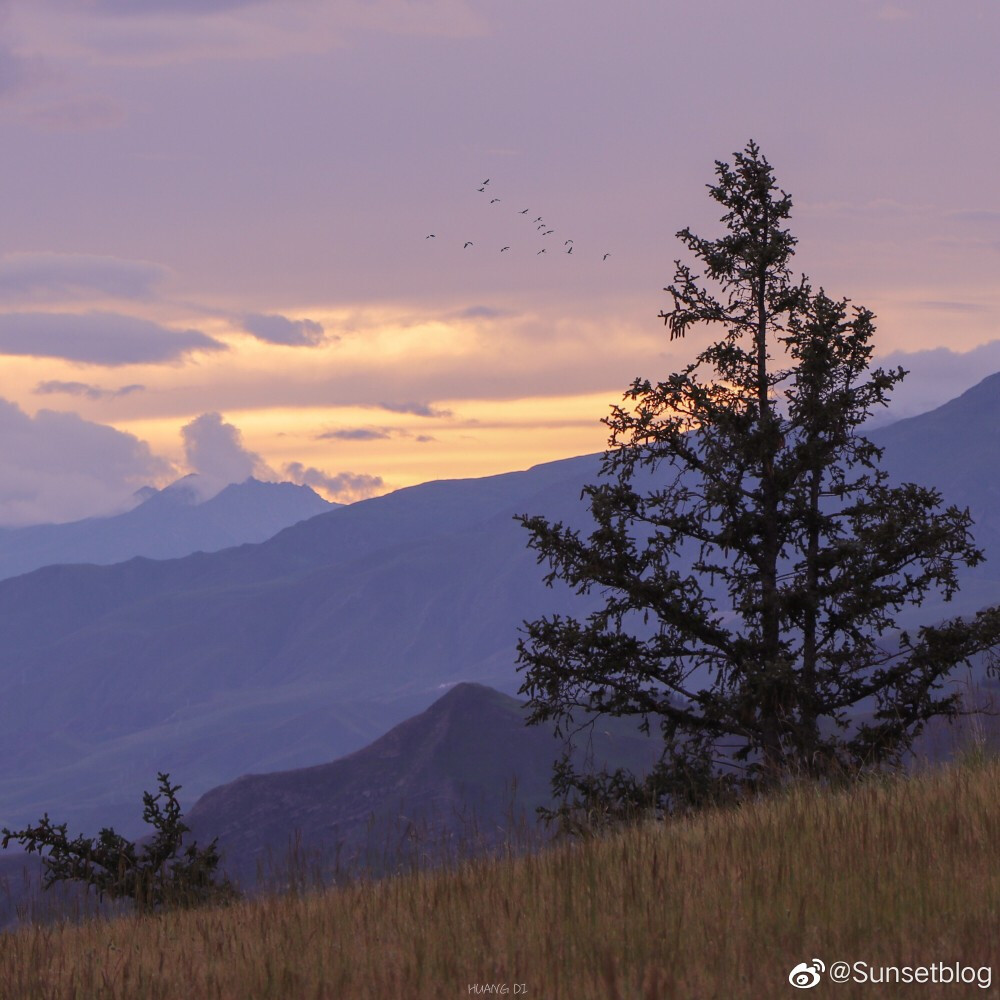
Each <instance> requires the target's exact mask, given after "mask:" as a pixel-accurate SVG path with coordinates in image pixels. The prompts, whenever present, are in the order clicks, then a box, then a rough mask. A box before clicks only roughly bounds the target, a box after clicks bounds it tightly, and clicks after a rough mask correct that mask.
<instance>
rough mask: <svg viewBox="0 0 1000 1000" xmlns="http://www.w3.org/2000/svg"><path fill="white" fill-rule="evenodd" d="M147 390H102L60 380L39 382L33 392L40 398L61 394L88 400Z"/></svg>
mask: <svg viewBox="0 0 1000 1000" xmlns="http://www.w3.org/2000/svg"><path fill="white" fill-rule="evenodd" d="M145 388H146V387H145V386H144V385H123V386H122V387H121V388H120V389H102V388H101V387H100V386H98V385H90V384H88V383H87V382H60V381H59V380H58V379H52V380H51V381H48V382H39V383H38V385H36V386H35V388H34V389H32V392H35V393H38V395H40V396H45V395H52V394H55V393H61V394H64V395H67V396H85V397H86V398H87V399H117V398H118V397H119V396H128V395H131V394H132V393H133V392H142V391H143V390H144V389H145Z"/></svg>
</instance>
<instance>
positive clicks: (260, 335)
mask: <svg viewBox="0 0 1000 1000" xmlns="http://www.w3.org/2000/svg"><path fill="white" fill-rule="evenodd" d="M241 325H242V327H243V329H244V330H246V332H247V333H249V334H251V335H252V336H254V337H256V338H257V339H258V340H266V341H267V342H268V343H269V344H285V345H287V346H289V347H315V346H316V345H317V344H322V343H325V342H326V341H327V340H328V339H329V338H328V337H327V334H326V332H325V331H324V330H323V327H322V325H321V324H319V323H317V322H315V321H314V320H311V319H288V317H286V316H278V315H264V314H262V313H253V314H251V315H249V316H244V317H243V320H242V322H241ZM333 339H334V340H337V339H339V338H337V337H334V338H333Z"/></svg>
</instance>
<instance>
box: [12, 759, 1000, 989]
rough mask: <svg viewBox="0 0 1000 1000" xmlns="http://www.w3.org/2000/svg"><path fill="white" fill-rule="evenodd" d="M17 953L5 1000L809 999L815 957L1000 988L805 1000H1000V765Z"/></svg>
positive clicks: (28, 944)
mask: <svg viewBox="0 0 1000 1000" xmlns="http://www.w3.org/2000/svg"><path fill="white" fill-rule="evenodd" d="M0 937H2V940H0V997H2V998H3V1000H15V998H29V997H31V998H36V997H37V998H43V997H44V998H52V1000H56V998H70V997H72V998H89V997H101V998H122V1000H138V998H147V997H148V998H154V997H156V998H183V1000H192V998H195V1000H210V998H239V1000H256V998H264V997H276V998H282V1000H293V998H300V997H301V998H327V997H328V998H337V1000H346V998H354V997H358V998H388V997H405V998H420V997H435V998H439V997H455V998H458V997H469V996H475V995H480V996H481V995H484V994H482V993H479V994H476V993H474V992H470V989H469V988H470V987H471V986H473V985H474V984H480V985H486V984H493V985H494V987H495V986H497V985H501V986H502V985H506V986H507V988H508V990H509V992H508V993H507V994H506V995H507V996H509V997H513V996H515V995H519V996H525V997H527V998H529V1000H555V998H562V997H565V998H574V1000H585V998H600V1000H606V998H614V997H621V998H633V997H635V998H660V997H681V998H709V997H719V998H726V1000H729V998H738V997H747V998H754V1000H757V998H769V997H777V996H789V995H800V994H799V991H797V990H795V989H793V988H792V987H791V986H789V984H788V981H787V976H788V972H789V970H790V969H791V968H792V966H793V965H796V964H797V963H799V962H801V961H804V960H811V959H813V958H815V957H818V958H821V959H823V960H824V961H826V962H827V963H828V964H829V963H830V962H831V961H833V960H836V959H842V960H846V961H848V962H855V961H866V962H868V963H870V964H873V965H876V964H882V965H895V966H904V965H911V966H918V965H929V964H930V963H933V962H938V961H942V962H946V963H951V965H952V966H954V963H956V962H961V963H963V964H964V965H967V966H974V967H976V968H977V969H978V968H980V967H983V966H991V967H992V969H993V975H992V980H991V985H990V987H989V988H988V989H981V988H979V987H978V986H976V985H971V986H970V985H966V986H961V985H958V986H956V985H932V984H925V985H908V986H907V985H901V986H898V987H896V986H888V987H887V986H876V985H872V984H865V985H854V984H848V985H840V986H834V985H832V984H830V983H829V982H826V981H824V982H821V983H820V985H819V986H818V987H817V988H816V989H814V990H810V991H803V993H802V995H807V996H836V997H838V998H847V997H876V996H878V997H885V996H907V995H912V996H919V997H924V998H932V997H938V996H941V997H959V996H983V997H987V996H992V997H996V996H998V995H1000V991H998V985H997V978H998V973H1000V967H998V951H1000V764H998V763H997V762H996V761H986V762H980V763H978V764H975V765H967V766H964V767H954V768H949V769H945V770H941V771H937V772H933V773H928V774H925V775H922V776H920V777H917V778H912V779H902V778H901V779H893V780H873V781H869V782H866V783H863V784H860V785H858V786H855V787H853V788H851V789H849V790H847V791H843V792H837V793H830V792H823V791H821V790H817V789H814V788H810V787H796V788H793V789H791V790H789V791H788V792H786V793H784V794H782V795H780V796H778V797H775V798H772V799H770V800H765V801H760V802H755V803H751V804H747V805H745V806H743V807H742V808H739V809H733V810H726V811H719V812H716V813H708V814H703V815H700V816H697V817H694V818H691V819H688V820H684V821H677V822H672V823H669V824H647V825H643V826H641V827H637V828H633V829H630V830H626V831H624V832H620V833H616V834H613V835H608V836H604V837H601V838H595V839H593V840H591V841H588V842H585V843H576V844H563V845H559V846H555V847H550V848H548V849H546V850H544V851H542V852H540V853H538V854H537V855H534V856H529V857H523V858H513V857H510V858H501V859H493V860H484V861H479V862H475V863H465V864H463V865H461V866H459V867H458V868H455V869H453V870H450V871H439V872H423V873H416V874H412V875H407V876H400V877H397V878H393V879H388V880H385V881H382V882H379V883H375V884H362V883H359V884H355V885H352V886H349V887H347V888H340V889H336V890H331V891H327V892H323V893H315V894H312V895H306V896H301V897H298V898H295V897H283V898H282V897H271V898H267V899H264V900H260V901H257V902H243V903H239V904H237V905H234V906H231V907H228V908H225V909H216V910H201V911H193V912H183V913H172V914H167V915H163V916H154V917H144V918H121V919H118V920H115V921H110V922H99V921H95V922H91V923H88V924H84V925H82V926H70V925H63V926H56V927H52V926H50V927H30V928H25V929H22V930H20V931H18V932H16V933H12V934H8V935H2V936H0ZM521 984H523V987H524V990H523V991H517V992H515V987H516V986H519V985H521ZM487 995H488V994H487ZM501 995H502V994H501Z"/></svg>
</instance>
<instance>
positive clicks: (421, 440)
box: [414, 434, 437, 444]
mask: <svg viewBox="0 0 1000 1000" xmlns="http://www.w3.org/2000/svg"><path fill="white" fill-rule="evenodd" d="M414 440H416V441H417V443H418V444H427V442H428V441H436V440H437V438H436V437H432V436H431V435H430V434H418V435H417V436H416V438H415V439H414Z"/></svg>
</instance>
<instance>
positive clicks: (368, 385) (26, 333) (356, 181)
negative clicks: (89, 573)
mask: <svg viewBox="0 0 1000 1000" xmlns="http://www.w3.org/2000/svg"><path fill="white" fill-rule="evenodd" d="M998 37H1000V8H998V6H997V4H996V3H995V2H994V0H989V2H987V0H968V2H966V3H963V4H961V5H958V6H955V5H951V6H946V5H942V4H938V3H930V2H925V3H921V2H899V3H894V4H886V3H882V2H879V0H844V2H843V3H839V4H817V3H810V2H806V3H803V2H801V0H799V2H791V0H784V2H777V0H757V2H755V3H753V4H743V3H737V2H735V0H730V2H727V3H720V2H702V3H697V4H668V3H664V2H663V0H630V2H626V3H621V4H607V3H598V2H591V0H545V2H544V3H540V2H538V0H530V2H529V0H503V2H500V0H356V2H340V0H261V2H255V3H250V2H240V0H0V130H2V134H0V162H2V165H3V178H4V182H5V189H6V193H7V197H6V198H5V199H4V212H3V225H2V226H0V353H2V354H3V355H5V356H4V358H3V369H2V370H3V375H2V377H0V398H2V399H3V400H4V401H5V402H3V403H0V442H2V445H3V446H2V447H0V524H5V523H7V524H10V523H26V522H30V521H40V520H47V519H67V518H72V517H78V516H84V515H87V514H91V513H95V512H100V511H106V510H110V509H113V508H114V506H115V505H116V504H118V503H120V502H121V501H122V499H123V498H124V497H126V496H127V495H128V494H129V493H131V491H132V490H134V489H136V488H138V487H139V486H141V485H143V484H144V483H147V482H156V483H160V484H163V483H165V482H167V481H169V480H170V478H172V477H174V476H176V475H180V474H183V473H185V472H187V471H190V470H192V469H195V470H198V471H201V472H203V473H206V474H208V475H214V476H217V477H221V478H225V477H227V476H232V475H235V474H237V472H238V473H240V474H242V473H243V472H246V471H247V470H250V471H252V472H254V473H255V474H257V475H260V476H264V477H268V476H272V477H281V478H293V479H295V480H296V481H299V482H308V483H310V484H312V485H314V486H316V487H317V488H320V489H324V488H325V489H326V491H327V495H328V496H331V497H332V498H336V499H340V500H350V499H353V498H357V497H360V496H364V495H367V494H370V493H372V492H380V491H384V490H385V489H390V488H394V487H397V486H401V485H406V484H409V483H413V482H419V481H423V480H427V479H434V478H442V477H451V476H458V475H483V474H487V473H492V472H499V471H504V470H507V469H515V468H523V467H525V466H527V465H530V464H532V463H534V462H538V461H544V460H547V459H552V458H558V457H564V456H568V455H572V454H579V453H582V452H586V451H596V450H599V449H600V448H601V446H602V444H603V441H604V428H603V427H602V426H601V425H600V423H599V422H598V421H599V419H600V417H601V416H603V415H604V414H605V413H606V412H607V408H608V406H609V405H610V404H611V403H612V402H615V401H617V400H618V399H619V398H620V395H621V392H622V390H623V389H624V388H625V386H626V385H627V384H628V383H629V382H630V381H631V379H632V378H633V377H635V376H636V375H643V376H649V377H653V378H655V377H658V376H662V375H665V374H666V373H667V372H669V371H670V370H673V369H675V368H677V367H679V366H680V365H682V364H684V363H685V362H686V361H687V360H689V358H690V357H691V355H692V353H693V352H694V351H695V350H697V347H698V346H699V345H698V343H696V342H695V341H694V339H693V338H692V339H691V340H689V341H688V342H686V343H685V342H680V343H674V344H670V343H669V341H668V340H667V337H666V333H665V331H664V329H663V326H662V324H661V322H660V321H659V320H658V319H657V318H656V316H657V313H658V312H659V310H660V309H661V308H663V307H664V306H665V305H666V304H667V302H666V296H665V295H664V293H663V291H662V288H663V286H664V285H666V284H667V283H668V282H669V280H670V278H671V275H672V261H673V259H674V257H676V256H677V255H678V253H679V252H680V249H679V244H678V243H677V241H676V240H675V239H674V236H673V234H674V233H675V232H676V231H677V230H678V229H680V228H682V227H683V226H687V225H690V226H691V227H692V228H694V229H695V230H696V231H701V232H704V233H705V234H706V235H708V234H711V233H712V232H715V231H717V222H716V216H717V214H718V213H717V212H716V211H715V210H714V209H713V206H712V203H711V202H710V201H709V199H708V198H707V196H706V193H705V184H706V183H707V182H709V181H710V180H711V179H712V165H713V161H714V160H716V159H720V158H721V159H728V158H729V157H730V156H731V154H732V152H733V151H734V150H736V149H740V148H742V147H743V146H744V145H745V143H746V141H747V140H748V139H749V138H751V137H752V138H754V139H756V140H757V141H758V142H759V143H760V145H761V147H762V149H763V151H764V153H765V155H766V156H767V157H768V159H769V160H770V161H771V162H772V164H773V165H774V166H775V169H776V172H777V176H778V180H779V182H780V183H781V184H782V186H783V187H784V188H785V189H786V190H788V191H790V192H791V193H792V195H793V199H794V204H795V213H794V223H793V228H794V231H795V232H796V234H797V235H798V236H799V239H800V247H799V251H800V252H799V256H798V265H799V268H800V269H801V270H804V271H806V272H807V273H808V274H809V275H810V276H811V278H812V279H813V282H814V284H816V285H823V286H824V287H825V288H826V290H827V291H828V292H829V293H830V294H832V295H838V296H839V295H849V296H851V298H852V299H854V300H855V301H856V302H858V303H860V304H864V305H866V306H869V307H870V308H872V309H873V310H874V311H875V312H876V314H877V316H878V324H879V337H878V344H879V348H880V352H881V353H882V354H883V355H884V356H886V357H887V359H888V360H891V361H892V362H893V363H902V364H904V365H905V366H907V367H910V368H912V369H913V374H912V376H911V378H910V379H909V380H908V384H907V385H906V386H904V387H903V388H901V389H900V390H899V392H898V393H897V396H898V407H897V412H898V413H899V414H901V415H902V414H906V413H912V412H918V411H919V410H922V409H926V408H928V407H930V406H933V405H936V404H937V403H940V402H942V401H944V400H945V399H947V398H950V397H951V396H953V395H955V394H956V393H957V392H959V391H961V390H963V389H965V388H967V387H968V386H969V385H971V384H973V383H974V382H976V381H978V380H979V379H980V378H982V377H983V376H985V375H986V374H989V373H991V372H993V371H996V370H997V369H1000V340H997V339H996V338H997V337H998V334H997V318H998V313H1000V291H998V289H1000V283H998V281H997V270H998V265H1000V196H998V195H997V179H996V164H997V162H998V159H1000V156H998V154H1000V129H998V127H997V124H998V123H997V117H998V115H997V112H996V109H995V108H996V94H997V92H998V86H997V84H998V79H997V77H998V71H997V69H996V68H995V67H996V59H995V53H994V48H995V44H996V40H997V38H998ZM487 177H488V178H489V179H490V183H489V185H487V189H486V191H485V192H479V191H477V188H478V187H479V186H481V182H482V181H483V180H485V179H486V178H487ZM492 198H499V201H498V202H495V203H492V204H491V200H492ZM525 208H527V209H529V212H528V213H527V214H521V210H522V209H525ZM537 216H542V218H543V220H544V222H545V223H546V224H547V225H548V227H549V228H551V229H552V230H553V232H552V233H551V234H549V235H548V236H544V235H542V234H543V233H544V232H545V230H537V229H536V228H535V225H536V224H535V223H534V222H532V221H531V220H534V219H535V218H536V217H537ZM430 233H434V234H435V238H434V239H426V238H425V237H426V236H427V235H428V234H430ZM566 240H572V241H573V242H572V244H567V243H566V242H565V241H566ZM467 241H471V243H472V246H470V247H465V246H464V244H465V243H466V242H467ZM504 246H509V247H510V249H509V250H508V251H503V252H502V253H501V248H502V247H504ZM568 246H572V248H573V253H572V254H567V253H565V252H564V251H565V250H566V249H567V247H568ZM542 247H544V248H545V250H546V253H545V254H539V253H538V250H540V249H541V248H542ZM608 252H610V254H611V256H610V257H608V258H607V259H606V260H605V259H603V257H604V254H605V253H608Z"/></svg>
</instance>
